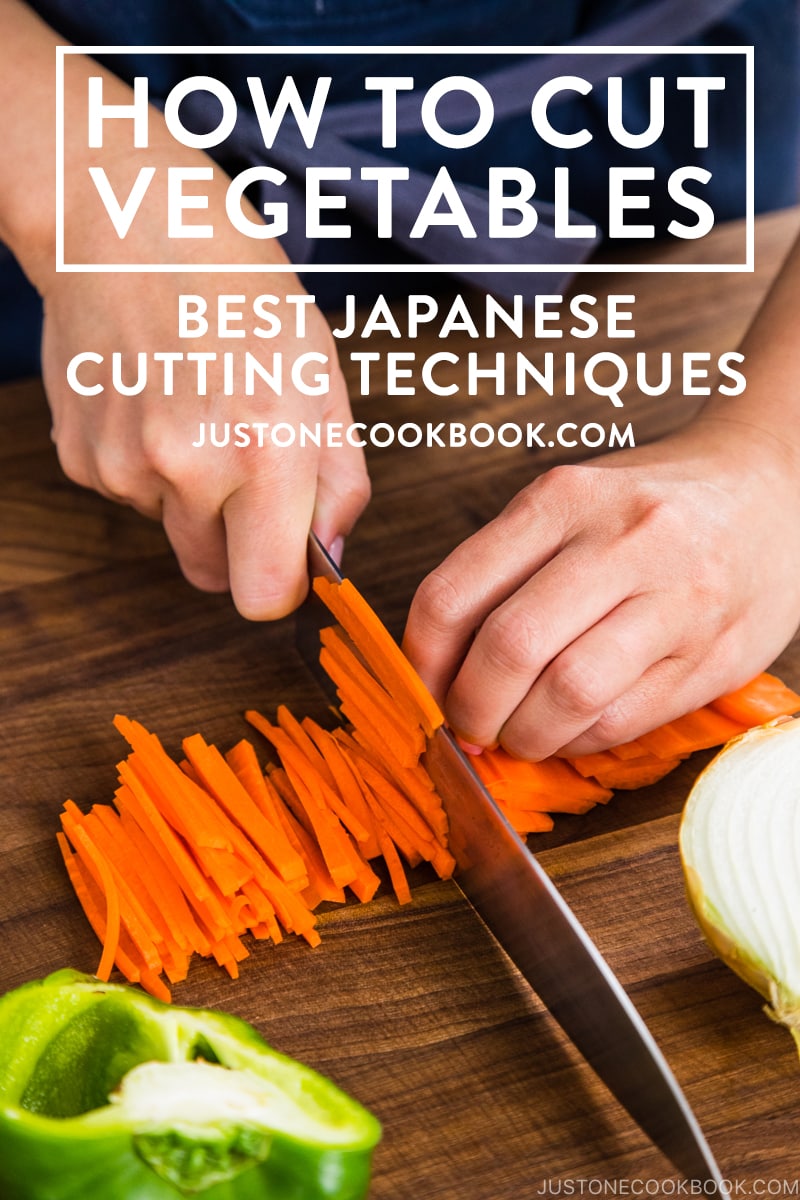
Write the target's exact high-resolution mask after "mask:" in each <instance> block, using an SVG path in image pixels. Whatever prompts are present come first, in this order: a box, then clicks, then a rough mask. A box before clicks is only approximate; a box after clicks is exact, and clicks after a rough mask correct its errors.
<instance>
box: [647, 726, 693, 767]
mask: <svg viewBox="0 0 800 1200" xmlns="http://www.w3.org/2000/svg"><path fill="white" fill-rule="evenodd" d="M636 740H637V742H639V743H640V745H641V746H642V747H643V748H644V751H645V753H646V754H654V755H655V756H656V758H688V757H689V755H690V754H691V753H692V751H693V748H694V742H693V739H692V738H691V737H690V736H688V734H687V733H686V732H685V731H683V730H681V729H680V728H679V727H678V726H677V724H676V723H675V722H674V721H669V722H668V723H667V724H666V725H659V727H658V729H651V730H650V731H649V732H648V733H640V734H639V736H638V738H637V739H636Z"/></svg>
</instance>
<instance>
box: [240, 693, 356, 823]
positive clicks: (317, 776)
mask: <svg viewBox="0 0 800 1200" xmlns="http://www.w3.org/2000/svg"><path fill="white" fill-rule="evenodd" d="M251 715H259V714H251ZM281 715H282V719H283V722H284V724H283V725H281V726H278V727H277V728H276V727H275V726H274V725H271V724H270V723H269V721H267V720H266V718H265V717H261V718H260V720H261V723H260V724H259V725H257V728H259V729H260V731H261V732H262V733H263V734H264V736H265V737H266V738H267V739H268V740H269V741H270V742H271V743H272V745H273V747H274V748H275V749H276V750H277V751H278V754H279V755H280V758H281V762H282V763H283V765H284V768H288V766H289V765H291V766H292V769H293V770H295V771H297V772H301V773H302V775H303V777H304V779H305V780H306V781H307V783H308V784H309V787H310V789H311V791H312V793H313V796H314V798H315V799H319V801H320V802H321V803H322V805H323V807H326V808H328V809H330V811H331V813H333V814H334V815H335V816H336V817H337V818H338V819H339V821H341V823H342V824H343V825H344V826H345V828H346V829H348V830H349V832H350V833H351V834H352V835H353V837H354V838H355V839H356V841H360V842H364V841H366V840H367V838H368V830H367V829H366V828H365V826H364V825H363V823H362V822H361V821H359V819H358V817H357V815H356V814H355V813H352V812H351V811H350V810H349V809H347V808H346V806H344V805H343V804H342V802H341V800H340V797H339V796H338V794H337V792H336V790H335V786H336V785H335V783H334V780H333V776H332V774H331V772H330V769H329V767H328V764H327V763H326V761H325V759H324V757H323V755H322V754H321V753H320V751H319V750H318V749H317V747H316V746H315V744H314V742H313V741H312V739H311V738H310V737H309V735H308V734H307V733H306V731H305V730H304V729H303V728H302V726H300V725H299V724H298V723H297V722H296V721H295V720H294V718H293V717H292V715H291V713H290V712H289V710H288V709H286V708H284V709H283V710H282V714H281ZM248 719H249V718H248ZM289 731H291V732H289ZM309 816H310V814H309Z"/></svg>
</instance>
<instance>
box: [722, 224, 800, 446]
mask: <svg viewBox="0 0 800 1200" xmlns="http://www.w3.org/2000/svg"><path fill="white" fill-rule="evenodd" d="M798 311H800V238H799V239H798V240H797V242H796V243H795V245H794V246H793V248H792V249H791V251H790V252H789V255H788V257H787V258H786V261H785V263H784V265H783V267H782V269H781V271H780V273H779V274H778V277H777V279H776V281H775V283H774V284H773V286H772V288H771V289H770V291H769V293H768V295H767V297H766V299H765V301H764V303H763V304H762V306H761V308H760V309H759V311H758V313H757V315H756V317H755V319H754V321H753V323H752V325H751V326H750V329H749V330H748V332H747V334H746V336H745V338H744V341H743V342H742V344H741V347H740V349H741V352H742V354H743V355H744V356H745V362H744V368H743V372H744V375H745V376H746V378H747V386H746V388H745V389H744V391H743V392H742V393H741V395H739V396H729V397H723V396H720V395H716V396H714V397H713V398H712V399H711V400H709V402H708V404H707V405H706V406H705V407H704V409H703V411H702V413H701V414H700V419H701V420H702V419H704V418H710V419H715V420H716V419H722V420H725V421H728V422H731V421H736V422H739V423H741V424H742V425H744V426H748V427H750V428H751V429H752V430H753V431H754V433H766V434H767V435H768V436H769V437H770V438H771V439H772V440H773V441H774V442H775V444H776V448H777V449H778V450H779V451H780V452H781V453H782V454H783V455H785V456H789V457H790V458H791V459H792V460H793V461H794V462H796V463H800V337H798Z"/></svg>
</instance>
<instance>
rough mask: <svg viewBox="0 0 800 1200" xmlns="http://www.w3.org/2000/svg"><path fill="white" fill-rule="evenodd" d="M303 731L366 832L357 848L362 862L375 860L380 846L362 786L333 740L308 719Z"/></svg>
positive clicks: (344, 801) (347, 805)
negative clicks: (364, 837)
mask: <svg viewBox="0 0 800 1200" xmlns="http://www.w3.org/2000/svg"><path fill="white" fill-rule="evenodd" d="M303 727H304V728H305V729H306V731H307V733H308V734H309V736H310V737H311V738H312V740H313V741H314V744H315V745H316V746H317V748H318V749H319V751H320V753H321V754H322V756H323V758H324V759H325V761H326V762H327V764H328V769H329V770H330V772H331V775H332V776H333V779H334V781H335V783H336V790H337V791H338V793H339V795H340V796H341V798H342V802H343V803H344V804H345V805H346V807H347V808H348V809H349V811H350V812H352V813H354V814H355V816H356V817H358V820H359V821H360V822H361V824H362V825H363V827H364V829H365V830H366V831H367V835H368V836H367V838H366V839H365V840H364V841H363V842H361V843H360V844H359V850H360V852H361V854H362V855H363V857H364V858H366V859H370V858H375V857H376V856H377V855H378V854H380V852H381V851H380V846H379V845H378V839H377V836H376V833H375V823H374V821H373V819H372V815H371V813H370V811H369V808H368V806H367V802H366V800H365V799H364V793H363V791H362V786H361V782H360V780H359V777H358V774H357V772H356V771H354V769H353V767H352V766H351V764H350V762H349V761H348V760H347V759H346V758H345V756H344V754H343V753H342V751H341V749H340V748H339V745H338V743H337V742H336V739H335V738H334V737H333V736H332V735H331V734H330V733H329V732H328V731H327V730H326V729H322V728H321V727H320V726H319V725H317V724H316V723H315V722H314V721H312V720H310V719H309V718H308V717H306V718H305V720H304V721H303Z"/></svg>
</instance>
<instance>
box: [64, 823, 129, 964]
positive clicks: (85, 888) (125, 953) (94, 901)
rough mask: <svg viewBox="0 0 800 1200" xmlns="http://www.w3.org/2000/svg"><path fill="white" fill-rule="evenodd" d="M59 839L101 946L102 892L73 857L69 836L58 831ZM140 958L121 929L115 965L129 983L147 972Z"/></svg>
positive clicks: (103, 937) (80, 901)
mask: <svg viewBox="0 0 800 1200" xmlns="http://www.w3.org/2000/svg"><path fill="white" fill-rule="evenodd" d="M56 839H57V841H58V845H59V849H60V850H61V854H62V857H63V859H64V865H65V866H66V868H67V874H68V876H69V879H70V882H71V884H72V887H73V890H74V892H75V895H76V896H77V897H78V901H79V903H80V906H81V908H82V909H83V911H84V913H85V914H86V919H87V920H88V922H89V924H90V925H91V927H92V929H93V930H94V932H95V936H96V937H97V939H98V941H99V942H101V943H102V942H104V941H105V937H106V914H105V900H104V897H103V893H102V891H101V890H100V888H99V887H98V886H97V884H96V883H95V882H94V880H93V879H92V877H91V875H90V874H89V872H88V871H87V870H86V867H85V866H84V865H83V863H82V862H81V860H80V859H79V858H78V856H77V854H73V852H72V851H71V850H70V848H69V842H68V841H67V837H66V835H65V834H64V833H62V832H61V831H60V830H59V831H58V833H56ZM126 942H127V945H126ZM137 958H138V956H137V955H136V949H135V947H134V946H132V945H131V943H130V940H129V939H127V937H126V935H125V933H124V931H123V930H120V944H119V946H118V948H117V954H116V964H117V966H118V967H119V969H120V971H121V972H122V974H123V975H124V976H125V978H126V979H127V980H128V981H129V982H130V983H138V982H139V980H140V979H141V976H142V971H143V969H144V968H143V964H140V963H139V962H138V961H136V959H137Z"/></svg>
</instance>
